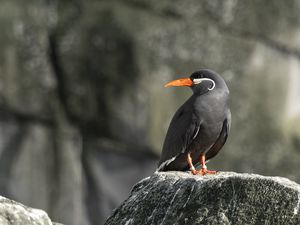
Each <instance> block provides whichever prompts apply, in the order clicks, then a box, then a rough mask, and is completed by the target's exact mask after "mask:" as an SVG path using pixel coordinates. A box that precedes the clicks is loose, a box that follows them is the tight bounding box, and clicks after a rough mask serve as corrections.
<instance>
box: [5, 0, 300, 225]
mask: <svg viewBox="0 0 300 225" xmlns="http://www.w3.org/2000/svg"><path fill="white" fill-rule="evenodd" d="M299 12H300V1H297V0H291V1H271V0H264V1H261V0H253V1H238V0H226V1H217V0H203V1H197V0H187V1H179V0H175V1H174V0H172V1H171V0H165V1H154V0H148V1H145V0H122V1H121V0H111V1H92V0H85V1H83V0H74V1H68V0H60V1H59V0H27V1H17V0H1V5H0V31H1V32H0V194H1V195H3V196H6V197H9V198H12V199H14V200H17V201H20V202H22V203H24V204H26V205H29V206H32V207H37V208H41V209H44V210H46V211H47V212H48V213H49V215H50V216H51V217H52V219H53V220H55V221H59V222H62V223H65V224H70V225H71V224H72V225H96V224H102V223H103V222H104V220H105V218H106V217H107V216H109V215H110V214H111V211H112V209H113V208H115V207H117V206H118V205H119V204H120V203H121V202H122V200H124V199H125V198H126V197H127V196H128V195H129V193H130V189H131V187H132V186H133V185H134V184H135V183H136V182H137V181H139V180H140V179H142V178H144V177H146V176H149V175H151V174H152V173H153V172H154V171H155V169H156V165H157V162H158V158H159V154H160V151H161V147H162V143H163V140H164V137H165V133H166V130H167V128H168V125H169V122H170V120H171V118H172V116H173V114H174V112H175V111H176V109H177V108H178V107H179V106H180V105H181V104H182V103H183V102H184V101H185V99H187V98H188V96H189V95H191V91H190V90H189V89H188V88H169V89H166V88H164V87H163V85H164V83H166V82H167V81H170V80H171V79H174V78H178V77H182V76H189V75H190V74H191V73H192V72H193V71H195V70H197V69H200V68H210V69H213V70H215V71H216V72H218V73H219V74H221V75H222V76H223V77H224V79H225V80H226V82H227V84H228V86H229V89H230V91H231V99H230V107H231V111H232V127H231V133H230V136H229V139H228V142H227V143H226V145H225V147H224V148H223V150H222V151H221V152H220V153H219V154H218V156H217V157H216V158H214V159H213V160H212V161H211V162H210V163H209V168H210V169H216V170H225V171H236V172H247V173H259V174H263V175H273V176H284V177H288V178H290V179H292V180H294V181H297V182H300V104H299V99H300V15H299Z"/></svg>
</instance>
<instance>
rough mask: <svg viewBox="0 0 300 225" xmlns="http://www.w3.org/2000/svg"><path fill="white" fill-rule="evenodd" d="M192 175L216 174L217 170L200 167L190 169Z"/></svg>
mask: <svg viewBox="0 0 300 225" xmlns="http://www.w3.org/2000/svg"><path fill="white" fill-rule="evenodd" d="M191 171H192V174H193V175H202V176H204V175H205V174H216V173H217V171H214V170H208V169H206V168H202V169H201V170H191Z"/></svg>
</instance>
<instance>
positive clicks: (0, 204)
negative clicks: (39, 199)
mask: <svg viewBox="0 0 300 225" xmlns="http://www.w3.org/2000/svg"><path fill="white" fill-rule="evenodd" d="M0 224H1V225H24V224H26V225H62V224H59V223H54V222H52V221H51V219H50V218H49V216H48V214H47V213H46V212H45V211H43V210H41V209H34V208H30V207H27V206H25V205H22V204H21V203H18V202H15V201H13V200H10V199H8V198H5V197H2V196H0Z"/></svg>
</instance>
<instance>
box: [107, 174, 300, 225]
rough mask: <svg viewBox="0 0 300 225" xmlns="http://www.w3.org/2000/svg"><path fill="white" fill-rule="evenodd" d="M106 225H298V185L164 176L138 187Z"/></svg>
mask: <svg viewBox="0 0 300 225" xmlns="http://www.w3.org/2000/svg"><path fill="white" fill-rule="evenodd" d="M105 224H106V225H110V224H126V225H130V224H300V185H299V184H297V183H295V182H292V181H290V180H288V179H286V178H282V177H266V176H261V175H256V174H239V173H233V172H220V173H218V174H217V175H207V176H193V175H191V174H189V173H184V172H160V173H155V174H154V175H152V176H151V177H147V178H145V179H143V180H142V181H140V182H139V183H138V184H136V185H135V186H134V188H133V190H132V193H131V195H130V196H129V198H128V199H127V200H126V201H124V202H123V204H122V205H121V206H120V207H119V208H117V209H116V210H115V211H114V213H113V215H112V216H111V217H110V218H108V220H107V221H106V223H105Z"/></svg>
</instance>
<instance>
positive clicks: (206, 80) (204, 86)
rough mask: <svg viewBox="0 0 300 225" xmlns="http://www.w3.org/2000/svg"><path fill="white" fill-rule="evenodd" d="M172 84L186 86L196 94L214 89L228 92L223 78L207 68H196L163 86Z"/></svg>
mask: <svg viewBox="0 0 300 225" xmlns="http://www.w3.org/2000/svg"><path fill="white" fill-rule="evenodd" d="M172 86H188V87H191V88H192V90H193V92H194V93H197V94H204V93H206V92H209V91H214V90H223V91H226V92H229V91H228V88H227V85H226V83H225V81H224V80H223V78H222V77H221V76H220V75H219V74H217V73H215V72H214V71H212V70H207V69H202V70H198V71H196V72H194V73H192V74H191V76H190V77H186V78H179V79H176V80H173V81H170V82H168V83H167V84H165V87H172Z"/></svg>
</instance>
